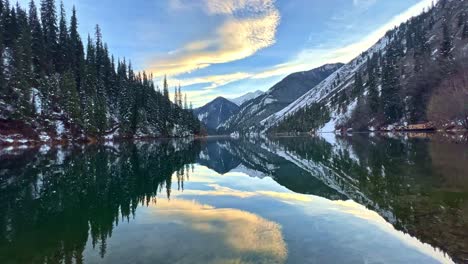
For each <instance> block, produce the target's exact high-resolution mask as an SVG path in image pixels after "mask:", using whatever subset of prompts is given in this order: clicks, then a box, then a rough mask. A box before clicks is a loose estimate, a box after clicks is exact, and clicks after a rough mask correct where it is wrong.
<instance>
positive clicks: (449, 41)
mask: <svg viewBox="0 0 468 264" xmlns="http://www.w3.org/2000/svg"><path fill="white" fill-rule="evenodd" d="M442 28H443V29H442V33H443V36H442V37H443V39H442V46H441V48H440V53H441V55H442V57H443V58H446V59H450V58H451V56H452V48H453V37H452V35H451V33H450V28H449V23H448V22H447V21H446V20H444V22H443V24H442Z"/></svg>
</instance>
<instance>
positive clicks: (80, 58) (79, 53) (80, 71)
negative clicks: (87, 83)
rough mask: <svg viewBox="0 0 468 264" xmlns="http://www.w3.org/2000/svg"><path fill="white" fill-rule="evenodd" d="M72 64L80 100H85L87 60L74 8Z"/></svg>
mask: <svg viewBox="0 0 468 264" xmlns="http://www.w3.org/2000/svg"><path fill="white" fill-rule="evenodd" d="M70 64H71V68H72V71H73V74H74V75H75V80H76V88H77V90H78V93H80V98H81V99H83V89H82V88H81V87H82V85H83V78H84V72H85V58H84V51H83V42H82V41H81V38H80V35H79V34H78V19H77V17H76V9H75V7H73V11H72V17H71V20H70Z"/></svg>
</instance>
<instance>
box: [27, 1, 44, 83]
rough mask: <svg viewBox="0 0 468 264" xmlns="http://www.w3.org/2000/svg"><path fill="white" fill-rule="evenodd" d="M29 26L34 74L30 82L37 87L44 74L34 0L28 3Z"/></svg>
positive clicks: (42, 50)
mask: <svg viewBox="0 0 468 264" xmlns="http://www.w3.org/2000/svg"><path fill="white" fill-rule="evenodd" d="M29 26H30V27H31V49H32V67H33V74H34V78H33V81H32V82H33V85H34V86H36V87H37V86H39V82H40V81H39V80H40V79H41V78H43V77H44V75H45V72H44V69H45V64H44V62H45V45H44V35H43V34H42V27H41V22H40V21H39V18H38V14H37V8H36V4H35V3H34V0H31V2H30V3H29Z"/></svg>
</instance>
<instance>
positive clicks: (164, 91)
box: [163, 76, 169, 100]
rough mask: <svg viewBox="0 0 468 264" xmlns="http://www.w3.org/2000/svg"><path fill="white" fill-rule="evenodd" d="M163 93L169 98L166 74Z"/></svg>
mask: <svg viewBox="0 0 468 264" xmlns="http://www.w3.org/2000/svg"><path fill="white" fill-rule="evenodd" d="M163 95H164V97H165V98H166V99H168V100H169V85H168V84H167V77H166V76H164V82H163Z"/></svg>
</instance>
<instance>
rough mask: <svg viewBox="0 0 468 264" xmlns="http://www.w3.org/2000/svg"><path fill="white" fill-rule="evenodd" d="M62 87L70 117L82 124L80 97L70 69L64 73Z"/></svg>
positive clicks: (66, 109) (75, 122)
mask: <svg viewBox="0 0 468 264" xmlns="http://www.w3.org/2000/svg"><path fill="white" fill-rule="evenodd" d="M60 87H61V89H62V91H61V94H62V96H63V103H64V108H65V112H66V114H67V117H68V119H69V120H70V122H71V123H73V124H77V125H82V120H81V106H80V97H79V95H78V90H77V89H76V81H75V77H74V76H73V73H72V72H71V71H70V70H69V71H67V72H65V73H64V75H63V77H62V79H61V83H60Z"/></svg>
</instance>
